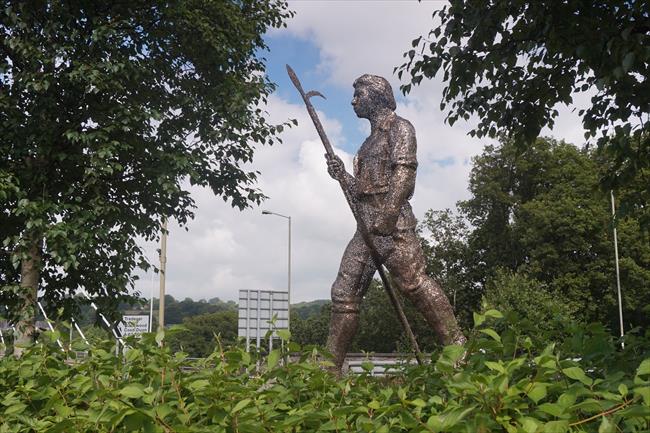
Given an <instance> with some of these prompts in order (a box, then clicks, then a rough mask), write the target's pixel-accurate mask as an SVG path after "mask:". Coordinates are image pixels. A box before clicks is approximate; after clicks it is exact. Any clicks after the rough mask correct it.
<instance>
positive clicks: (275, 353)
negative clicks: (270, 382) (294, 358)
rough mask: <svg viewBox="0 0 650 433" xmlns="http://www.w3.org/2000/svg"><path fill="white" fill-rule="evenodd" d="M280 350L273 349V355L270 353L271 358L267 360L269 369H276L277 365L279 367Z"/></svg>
mask: <svg viewBox="0 0 650 433" xmlns="http://www.w3.org/2000/svg"><path fill="white" fill-rule="evenodd" d="M280 356H281V353H280V349H273V350H272V351H271V353H269V357H268V358H267V364H268V367H269V369H272V368H274V367H275V366H276V365H278V361H280Z"/></svg>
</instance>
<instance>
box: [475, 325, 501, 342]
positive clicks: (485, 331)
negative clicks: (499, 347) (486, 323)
mask: <svg viewBox="0 0 650 433" xmlns="http://www.w3.org/2000/svg"><path fill="white" fill-rule="evenodd" d="M479 331H480V332H482V333H483V334H486V335H489V336H490V337H492V338H494V339H495V340H496V341H499V342H500V341H501V337H500V336H499V334H497V333H496V331H495V330H494V329H490V328H487V329H479Z"/></svg>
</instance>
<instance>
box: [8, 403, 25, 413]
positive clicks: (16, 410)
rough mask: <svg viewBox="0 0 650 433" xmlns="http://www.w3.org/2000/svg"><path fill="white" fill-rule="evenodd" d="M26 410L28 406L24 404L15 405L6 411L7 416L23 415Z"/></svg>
mask: <svg viewBox="0 0 650 433" xmlns="http://www.w3.org/2000/svg"><path fill="white" fill-rule="evenodd" d="M26 408H27V405H26V404H24V403H17V404H13V405H11V406H9V407H7V409H5V415H17V414H19V413H22V412H23V411H24V410H25V409H26Z"/></svg>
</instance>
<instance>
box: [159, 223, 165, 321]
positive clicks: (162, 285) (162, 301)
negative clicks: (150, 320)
mask: <svg viewBox="0 0 650 433" xmlns="http://www.w3.org/2000/svg"><path fill="white" fill-rule="evenodd" d="M166 272H167V217H165V218H164V219H163V223H162V236H161V239H160V300H159V301H158V330H159V331H160V330H163V329H165V277H166Z"/></svg>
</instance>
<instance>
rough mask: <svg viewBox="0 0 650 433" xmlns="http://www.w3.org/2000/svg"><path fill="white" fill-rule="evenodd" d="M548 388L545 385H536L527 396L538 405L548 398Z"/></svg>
mask: <svg viewBox="0 0 650 433" xmlns="http://www.w3.org/2000/svg"><path fill="white" fill-rule="evenodd" d="M546 388H547V385H546V384H545V383H539V382H537V383H534V384H533V386H532V387H531V388H530V391H528V392H527V393H526V395H527V396H528V398H530V399H531V400H533V401H534V402H535V404H537V403H539V401H540V400H541V399H543V398H544V397H546Z"/></svg>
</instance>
